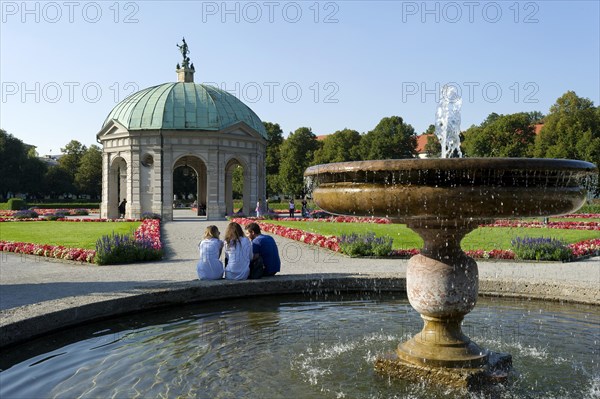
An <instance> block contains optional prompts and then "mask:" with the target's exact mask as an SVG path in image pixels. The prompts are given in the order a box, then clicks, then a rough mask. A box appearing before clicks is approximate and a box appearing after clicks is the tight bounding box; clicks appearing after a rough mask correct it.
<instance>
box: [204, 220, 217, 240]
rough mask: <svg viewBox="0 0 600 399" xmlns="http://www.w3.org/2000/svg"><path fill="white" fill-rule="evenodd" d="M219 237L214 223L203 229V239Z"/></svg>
mask: <svg viewBox="0 0 600 399" xmlns="http://www.w3.org/2000/svg"><path fill="white" fill-rule="evenodd" d="M209 238H219V229H218V228H217V226H215V225H212V224H211V225H210V226H207V227H206V230H204V239H205V240H206V239H209Z"/></svg>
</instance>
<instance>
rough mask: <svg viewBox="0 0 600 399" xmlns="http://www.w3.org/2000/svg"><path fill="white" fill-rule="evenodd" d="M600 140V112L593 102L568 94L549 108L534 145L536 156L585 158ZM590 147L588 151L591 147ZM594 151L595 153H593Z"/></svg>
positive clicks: (592, 160)
mask: <svg viewBox="0 0 600 399" xmlns="http://www.w3.org/2000/svg"><path fill="white" fill-rule="evenodd" d="M596 140H600V110H599V108H598V107H594V103H593V102H592V101H591V100H589V99H587V98H582V97H578V96H577V94H575V92H573V91H568V92H567V93H565V94H563V95H562V96H561V97H560V98H558V99H557V100H556V103H555V104H554V105H553V106H552V107H550V113H549V114H548V116H547V117H546V123H544V126H543V127H542V130H541V132H540V135H539V137H538V139H537V140H536V143H535V156H537V157H545V158H571V159H585V160H587V161H590V162H595V163H598V161H600V159H598V158H597V159H595V160H594V159H591V158H586V156H590V155H591V154H589V151H590V150H591V149H592V148H594V147H595V146H596ZM588 147H589V148H588ZM592 152H593V151H592Z"/></svg>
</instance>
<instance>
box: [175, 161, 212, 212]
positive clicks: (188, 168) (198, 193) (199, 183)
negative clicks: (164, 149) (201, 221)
mask: <svg viewBox="0 0 600 399" xmlns="http://www.w3.org/2000/svg"><path fill="white" fill-rule="evenodd" d="M179 168H181V172H182V174H183V175H184V176H187V177H189V178H192V177H195V180H196V187H195V192H194V193H192V194H193V196H194V198H187V199H185V201H186V202H193V201H194V200H195V201H196V202H197V205H198V208H197V213H196V215H197V216H208V214H207V203H208V169H207V167H206V162H205V161H204V160H203V159H202V158H201V157H199V156H196V155H184V156H181V157H179V158H177V160H176V161H175V163H174V164H173V168H172V177H173V178H172V179H171V182H173V187H171V188H172V190H171V191H172V192H173V193H174V195H177V194H176V193H175V190H174V188H175V187H174V185H175V171H176V170H177V169H179ZM180 200H181V199H180ZM173 203H174V204H175V203H176V202H175V197H174V196H173Z"/></svg>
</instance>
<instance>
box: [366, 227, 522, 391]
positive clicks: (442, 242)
mask: <svg viewBox="0 0 600 399" xmlns="http://www.w3.org/2000/svg"><path fill="white" fill-rule="evenodd" d="M476 225H477V223H476V222H475V221H469V222H467V223H465V222H463V221H447V220H444V221H439V220H428V221H423V220H418V221H417V222H412V223H409V225H408V226H409V227H410V228H411V229H412V230H414V231H415V232H416V233H418V234H419V235H420V236H421V238H423V241H424V242H425V245H424V247H423V250H422V254H420V255H415V256H413V257H412V258H411V259H410V260H409V262H408V269H407V271H406V290H407V294H408V300H409V301H410V304H411V305H412V307H413V308H414V309H415V310H416V311H417V312H419V314H420V315H421V318H422V319H423V321H424V326H423V329H422V330H421V332H419V333H418V334H416V335H415V336H414V337H413V338H411V339H410V340H408V341H406V342H402V343H400V344H399V345H398V348H397V349H396V353H395V354H392V355H388V356H384V357H380V358H379V359H377V361H376V363H375V368H376V369H377V370H378V371H380V372H384V373H386V374H390V375H395V376H399V377H402V378H404V379H411V380H420V379H422V378H423V377H431V374H432V368H436V371H435V379H436V380H437V381H439V382H442V383H444V384H446V385H452V386H458V387H465V388H469V387H473V386H475V385H477V384H481V383H485V382H488V381H495V382H497V381H501V380H504V379H506V378H507V376H508V373H507V372H508V370H509V369H510V366H511V356H510V355H507V354H497V353H492V352H490V351H488V350H487V349H484V348H481V347H480V346H479V345H477V344H476V343H475V342H473V341H471V339H470V338H469V337H468V336H466V335H465V334H464V333H463V332H462V328H461V324H462V321H463V318H464V317H465V315H466V314H468V313H469V312H470V311H471V310H473V308H474V307H475V304H476V303H477V294H478V288H479V273H478V270H477V263H476V262H475V261H474V260H473V259H472V258H470V257H468V256H467V255H466V254H465V253H464V252H463V251H462V249H461V248H460V241H461V240H462V238H463V237H464V236H465V235H466V234H468V233H469V232H470V231H472V230H473V229H474V228H475V227H476Z"/></svg>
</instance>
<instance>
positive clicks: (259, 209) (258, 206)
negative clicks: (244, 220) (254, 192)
mask: <svg viewBox="0 0 600 399" xmlns="http://www.w3.org/2000/svg"><path fill="white" fill-rule="evenodd" d="M261 214H262V199H260V198H259V199H258V202H257V203H256V217H257V218H259V217H261V216H262V215H261Z"/></svg>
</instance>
